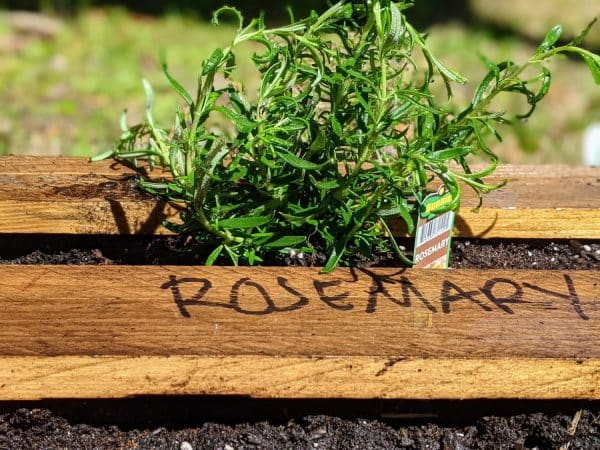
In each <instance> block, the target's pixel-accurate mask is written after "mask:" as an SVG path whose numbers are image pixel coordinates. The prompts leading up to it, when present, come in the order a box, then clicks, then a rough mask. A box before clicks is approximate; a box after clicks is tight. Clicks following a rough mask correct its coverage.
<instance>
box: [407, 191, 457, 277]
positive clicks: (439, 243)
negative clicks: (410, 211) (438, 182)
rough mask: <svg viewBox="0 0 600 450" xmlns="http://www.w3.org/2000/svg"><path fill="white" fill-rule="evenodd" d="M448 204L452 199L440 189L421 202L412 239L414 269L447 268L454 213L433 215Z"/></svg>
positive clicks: (446, 192) (448, 193) (447, 212)
mask: <svg viewBox="0 0 600 450" xmlns="http://www.w3.org/2000/svg"><path fill="white" fill-rule="evenodd" d="M451 202H452V196H451V194H450V192H448V191H447V190H446V188H445V187H443V186H442V187H441V188H440V189H439V190H438V191H437V192H435V193H433V194H430V195H428V196H427V197H425V200H423V203H422V204H421V208H420V209H419V220H418V223H417V232H416V237H415V265H414V267H415V268H417V269H447V268H448V262H449V260H450V242H451V240H452V229H453V228H454V217H455V215H456V212H455V211H452V210H450V211H446V212H443V213H441V214H437V213H436V211H438V210H440V209H442V208H444V207H445V206H447V205H449V204H450V203H451Z"/></svg>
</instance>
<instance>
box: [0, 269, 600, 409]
mask: <svg viewBox="0 0 600 450" xmlns="http://www.w3.org/2000/svg"><path fill="white" fill-rule="evenodd" d="M599 279H600V277H599V274H598V272H597V271H595V272H593V271H572V272H561V271H508V270H498V271H495V270H450V271H427V270H395V269H377V270H359V269H356V270H350V269H338V270H336V271H335V272H334V273H333V274H329V275H321V274H319V273H318V271H317V270H316V269H307V268H264V267H263V268H226V267H220V268H204V267H181V266H179V267H169V266H164V267H158V266H151V267H122V266H94V267H90V266H88V267H82V266H3V267H0V400H25V399H40V398H70V397H77V398H83V397H94V398H115V397H125V396H132V395H179V394H207V395H245V396H253V397H271V398H314V397H321V398H329V397H336V398H406V399H409V398H410V399H432V398H438V399H439V398H446V399H467V398H468V399H475V398H527V399H559V398H564V399H566V398H570V399H600V282H599Z"/></svg>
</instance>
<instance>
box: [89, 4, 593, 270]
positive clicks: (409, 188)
mask: <svg viewBox="0 0 600 450" xmlns="http://www.w3.org/2000/svg"><path fill="white" fill-rule="evenodd" d="M408 6H410V5H409V3H405V2H393V1H390V0H359V1H353V2H348V1H342V2H339V3H337V4H335V5H333V6H332V7H331V8H329V9H328V10H327V11H325V12H324V13H323V14H321V15H318V14H316V13H312V14H311V15H310V16H309V17H307V18H305V19H303V20H299V21H294V20H293V19H292V20H291V23H290V24H289V25H285V26H281V27H277V28H267V27H266V26H265V23H264V21H263V19H262V17H260V18H257V19H253V20H251V21H250V22H249V23H248V24H245V23H244V20H243V18H242V16H241V14H240V13H239V11H237V10H236V9H234V8H229V7H226V8H222V9H220V10H218V11H217V12H216V13H215V14H214V19H213V21H214V23H215V24H218V22H219V19H220V18H221V17H222V16H223V15H224V14H230V15H233V16H234V17H235V18H236V19H237V20H238V23H239V26H238V30H237V34H236V36H235V38H234V39H233V41H232V43H231V45H230V46H228V47H227V48H224V49H216V50H215V51H214V53H213V54H212V56H211V57H210V58H208V59H207V60H206V61H204V62H203V63H202V68H201V71H200V74H199V76H198V87H197V92H196V95H195V96H192V95H191V94H190V93H188V92H187V91H186V90H185V88H184V87H183V86H182V85H181V84H180V83H179V82H178V81H177V80H176V79H175V78H174V77H173V76H172V75H171V74H170V73H169V71H168V68H167V66H166V64H164V65H163V69H164V72H165V75H166V77H167V78H168V80H169V82H170V83H171V85H172V87H173V89H174V90H175V92H176V93H177V94H179V96H180V97H181V99H182V102H183V105H182V107H180V108H178V109H177V111H176V112H175V120H174V124H173V125H172V127H170V128H161V127H159V126H158V125H157V124H156V123H155V122H154V120H153V116H152V107H153V101H154V95H153V92H152V88H151V86H150V84H149V83H148V82H146V81H144V89H145V91H146V98H147V106H146V117H145V120H144V122H143V123H141V124H138V125H134V126H131V127H129V126H127V124H126V120H125V118H123V120H122V130H123V134H122V135H121V138H120V140H119V142H118V143H117V145H116V146H115V148H114V149H113V150H111V151H110V152H108V153H107V154H104V155H100V156H98V157H96V158H94V159H95V160H98V159H102V158H108V157H113V158H116V159H120V160H128V161H131V162H133V163H134V164H138V163H139V162H140V161H143V162H145V163H146V164H149V165H150V167H154V166H156V165H158V166H160V167H162V168H164V169H167V170H168V171H169V172H170V173H171V175H172V177H171V178H169V179H164V180H162V181H147V180H141V186H142V187H143V188H144V189H145V190H147V191H148V192H150V193H152V194H158V195H161V196H163V197H165V198H166V199H168V200H171V201H176V202H180V203H184V204H185V205H186V206H187V208H186V209H185V211H184V213H183V214H182V219H183V220H182V224H174V223H167V226H169V227H170V228H171V229H173V230H174V231H176V232H179V233H187V234H190V235H193V236H194V237H195V239H196V241H197V242H199V243H208V244H211V245H213V246H214V251H213V252H212V253H211V254H210V256H209V257H208V260H207V264H212V263H213V262H215V261H216V260H217V258H218V257H219V256H221V255H228V256H229V258H231V260H232V261H233V262H234V263H235V264H238V262H239V261H240V260H242V261H244V262H247V263H249V264H256V263H260V262H261V261H263V258H264V255H265V254H266V253H268V252H272V251H282V252H289V251H290V249H294V250H296V251H299V252H304V253H311V252H313V253H314V252H317V251H324V252H327V254H329V259H328V261H327V263H326V265H325V268H324V271H325V272H328V271H331V270H333V269H334V268H335V267H336V265H338V264H339V263H340V262H344V261H346V259H347V257H348V255H349V254H350V252H354V253H358V254H360V255H362V256H364V257H365V258H369V257H370V256H371V254H372V252H373V251H383V250H395V251H397V252H398V253H399V256H400V257H401V258H403V259H406V258H405V257H404V255H402V254H401V252H400V249H399V247H398V246H397V245H395V242H393V237H392V236H391V235H390V234H389V227H388V225H387V223H386V222H387V221H388V220H390V219H391V218H396V217H397V218H400V219H401V220H403V221H404V222H406V224H407V226H408V229H409V230H410V231H412V230H413V229H414V223H413V215H414V212H415V211H416V208H417V207H418V203H419V202H420V201H421V200H422V199H423V198H424V197H425V196H426V195H427V193H428V191H427V184H428V182H430V181H432V179H434V178H437V179H439V181H440V182H441V183H444V184H445V185H446V187H447V188H448V190H449V191H450V192H451V193H452V196H453V199H454V201H453V203H452V204H451V205H450V206H448V207H447V208H457V207H458V206H459V204H460V195H461V194H460V193H461V184H466V185H468V186H470V187H471V188H472V189H474V190H475V192H476V193H477V194H478V195H479V196H480V198H481V196H482V194H485V193H487V192H489V191H491V190H493V189H496V188H498V187H499V186H498V185H487V184H485V183H484V181H483V178H484V177H485V176H486V175H489V174H490V173H492V172H493V171H494V169H495V167H496V165H497V164H498V158H497V157H496V155H495V154H494V152H493V151H492V150H491V149H490V147H489V146H488V139H487V138H488V136H490V135H492V136H496V137H497V138H498V139H500V135H499V134H498V132H497V130H496V129H495V125H496V124H497V123H505V122H507V118H506V115H505V113H503V112H497V111H493V110H492V109H491V106H492V103H493V100H494V98H495V97H496V96H498V95H499V94H501V93H505V92H506V93H516V94H521V95H524V96H525V97H526V99H527V102H528V103H529V105H530V109H529V110H528V111H526V112H525V113H523V114H521V115H520V116H517V117H518V118H526V117H528V116H529V115H530V114H531V113H532V112H533V111H534V109H535V107H536V105H537V104H538V103H539V101H540V100H542V98H543V97H544V96H545V95H546V93H547V92H548V89H549V87H550V83H551V74H550V71H549V70H548V69H547V67H546V66H545V63H546V61H547V60H548V59H549V58H552V57H554V56H556V55H559V54H565V53H574V54H578V55H579V56H581V57H582V58H583V59H584V61H585V62H586V63H587V64H588V66H589V68H590V70H591V72H592V75H593V77H594V80H595V81H596V83H598V84H600V57H599V56H598V55H596V54H593V53H592V52H590V51H588V50H585V49H583V48H581V47H580V44H581V42H582V40H583V38H584V37H585V35H586V34H587V33H588V32H589V31H590V29H591V26H592V24H593V23H592V24H590V26H589V27H588V28H586V29H585V30H584V32H583V33H582V34H581V35H580V36H579V37H578V38H577V39H575V40H574V41H572V42H570V43H568V44H565V45H557V42H558V40H559V37H560V33H561V29H560V27H558V26H557V27H554V28H553V29H552V30H551V31H550V32H549V33H548V35H547V36H546V38H545V39H544V41H543V42H542V44H541V45H540V47H539V48H538V50H537V51H536V53H535V54H534V55H533V56H532V57H531V58H530V59H529V61H527V62H526V63H525V64H522V65H518V64H516V63H515V62H513V61H504V62H501V63H499V64H496V63H492V62H490V61H487V60H485V61H484V62H485V64H486V65H487V68H488V73H487V75H486V76H485V77H484V79H483V80H482V81H481V83H480V84H479V86H478V87H477V88H476V90H475V93H474V95H473V100H472V102H471V104H470V105H468V106H467V107H466V108H462V109H456V108H455V107H453V106H451V105H450V106H449V105H448V104H447V103H446V102H444V105H445V106H442V105H440V104H439V102H436V98H435V97H434V95H433V94H432V93H431V92H430V90H429V86H430V83H431V82H433V81H434V80H435V79H436V78H441V80H443V82H444V84H445V86H446V89H447V93H448V97H449V98H451V95H452V90H451V86H452V84H453V83H465V82H466V80H465V79H464V77H462V76H461V75H460V74H458V73H456V72H455V71H453V70H451V69H450V68H448V67H446V66H445V65H444V64H443V63H442V62H441V61H440V60H439V59H438V58H437V57H436V56H435V55H433V53H432V52H431V51H430V50H429V48H428V47H427V43H426V40H425V36H424V35H422V34H421V33H419V32H418V31H417V30H415V29H414V28H413V27H412V26H411V25H410V23H409V22H408V21H407V19H406V16H405V15H404V13H403V11H404V10H405V9H406V8H407V7H408ZM247 41H252V42H256V43H259V44H261V45H262V46H263V47H264V50H263V51H262V52H260V53H257V54H254V55H253V57H252V59H253V61H254V63H255V65H256V67H257V68H258V70H259V71H260V73H261V75H262V82H261V85H260V89H259V92H258V96H257V98H256V99H255V100H252V101H251V100H249V99H248V98H247V96H246V93H245V92H244V90H243V88H242V87H241V84H240V83H238V82H236V81H235V80H233V79H232V72H233V70H234V68H235V61H236V51H237V49H238V46H239V45H240V44H241V43H243V42H247ZM419 54H420V56H419ZM419 61H424V62H423V63H419ZM530 67H538V68H539V74H538V75H537V76H534V77H533V78H529V79H524V78H523V74H524V73H525V72H526V69H528V68H530ZM217 78H222V79H225V80H226V85H225V86H224V87H218V86H217V84H216V83H215V80H216V79H217ZM221 84H222V83H221ZM211 115H221V116H222V117H223V118H224V119H226V121H229V122H231V123H232V124H233V125H234V129H233V130H232V129H231V127H226V126H224V127H222V128H221V129H214V128H209V127H208V126H207V119H208V118H209V116H211ZM473 154H482V155H483V156H485V157H486V158H487V159H488V161H489V166H488V167H487V168H486V169H484V170H481V171H479V172H477V173H473V172H472V170H471V169H470V166H469V162H468V158H469V156H470V155H473ZM451 161H455V162H458V164H459V167H461V170H460V171H456V170H450V169H449V162H451ZM439 212H442V211H439Z"/></svg>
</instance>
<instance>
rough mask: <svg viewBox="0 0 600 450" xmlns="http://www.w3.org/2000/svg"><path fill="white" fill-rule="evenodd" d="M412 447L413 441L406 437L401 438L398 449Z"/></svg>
mask: <svg viewBox="0 0 600 450" xmlns="http://www.w3.org/2000/svg"><path fill="white" fill-rule="evenodd" d="M413 445H415V441H413V440H412V439H411V438H409V437H406V436H402V437H401V438H400V447H412V446H413Z"/></svg>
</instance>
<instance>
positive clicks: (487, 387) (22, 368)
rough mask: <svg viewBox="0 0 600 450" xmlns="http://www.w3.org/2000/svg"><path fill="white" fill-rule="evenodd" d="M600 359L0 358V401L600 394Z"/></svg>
mask: <svg viewBox="0 0 600 450" xmlns="http://www.w3.org/2000/svg"><path fill="white" fill-rule="evenodd" d="M599 374H600V360H597V359H594V360H585V361H573V360H562V359H558V360H557V359H527V358H525V359H460V360H455V359H451V360H444V359H412V358H410V359H404V360H396V359H389V358H378V357H359V356H352V357H325V358H314V357H272V356H241V357H233V356H225V357H190V356H172V357H158V356H142V357H137V358H127V357H111V356H100V357H90V356H87V357H85V356H84V357H79V356H66V357H54V358H51V357H50V358H48V357H27V356H25V357H0V400H40V399H48V398H123V397H132V396H138V395H240V396H250V397H255V398H285V399H293V398H353V399H373V398H382V399H410V400H438V399H460V400H464V399H517V398H518V399H532V400H556V399H569V400H575V399H592V400H597V399H600V393H599V385H598V377H599Z"/></svg>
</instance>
